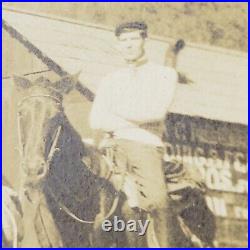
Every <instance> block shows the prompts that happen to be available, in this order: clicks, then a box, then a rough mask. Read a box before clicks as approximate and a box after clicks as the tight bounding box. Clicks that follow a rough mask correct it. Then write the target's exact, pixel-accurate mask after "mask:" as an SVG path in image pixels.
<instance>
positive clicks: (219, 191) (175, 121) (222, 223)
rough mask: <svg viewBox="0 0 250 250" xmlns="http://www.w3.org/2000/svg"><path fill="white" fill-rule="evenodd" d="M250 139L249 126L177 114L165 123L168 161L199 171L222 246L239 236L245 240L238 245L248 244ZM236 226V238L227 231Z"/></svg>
mask: <svg viewBox="0 0 250 250" xmlns="http://www.w3.org/2000/svg"><path fill="white" fill-rule="evenodd" d="M247 136H248V133H247V126H244V125H240V124H231V123H226V122H220V121H212V120H208V119H203V118H199V117H188V116H182V115H177V114H169V115H168V118H167V120H166V138H165V139H166V154H165V160H173V159H176V160H178V161H181V162H182V163H183V164H184V165H185V166H187V167H194V168H197V169H198V170H199V171H200V173H201V175H202V177H203V180H204V182H205V183H206V185H207V188H208V193H207V197H206V200H207V204H208V206H209V207H210V209H211V210H212V211H213V212H214V214H215V215H216V216H217V218H218V219H217V231H218V241H221V242H224V241H225V242H226V240H227V239H234V238H236V237H237V238H238V236H236V235H238V234H239V233H240V235H241V237H243V238H242V239H241V241H239V242H241V243H239V244H242V242H244V241H245V242H247V220H248V209H247V206H248V196H247V194H248V167H247V145H248V144H247ZM236 224H237V228H239V230H241V232H239V231H238V233H237V234H234V233H232V231H230V230H228V227H236ZM229 225H230V226H229ZM221 230H222V231H223V232H224V234H225V235H224V236H223V235H222V234H223V233H220V231H221ZM225 232H226V233H225ZM237 240H239V238H238V239H235V241H237ZM223 244H224V243H223ZM223 244H222V243H221V245H223ZM235 244H236V245H237V244H238V243H235ZM238 246H241V245H238Z"/></svg>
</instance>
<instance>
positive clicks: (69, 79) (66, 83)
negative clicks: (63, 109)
mask: <svg viewBox="0 0 250 250" xmlns="http://www.w3.org/2000/svg"><path fill="white" fill-rule="evenodd" d="M80 74H81V71H79V72H77V73H76V74H74V75H66V76H64V77H62V78H61V79H60V80H59V81H56V82H55V83H54V86H55V87H56V89H57V90H59V91H60V93H61V94H68V93H69V92H70V91H71V90H72V89H73V88H74V87H75V85H76V83H77V82H78V78H79V75H80Z"/></svg>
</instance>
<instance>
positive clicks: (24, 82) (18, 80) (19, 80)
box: [13, 75, 32, 89]
mask: <svg viewBox="0 0 250 250" xmlns="http://www.w3.org/2000/svg"><path fill="white" fill-rule="evenodd" d="M13 80H14V83H15V84H16V86H17V87H18V88H19V89H20V88H21V89H28V88H30V87H31V86H32V82H31V81H30V80H29V79H28V78H26V77H23V76H17V75H13Z"/></svg>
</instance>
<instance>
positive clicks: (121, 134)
mask: <svg viewBox="0 0 250 250" xmlns="http://www.w3.org/2000/svg"><path fill="white" fill-rule="evenodd" d="M152 128H153V127H152ZM152 128H150V129H148V128H147V129H146V128H144V127H141V126H140V127H134V128H123V129H118V130H116V131H114V133H113V137H114V138H121V139H127V140H131V141H139V142H142V143H145V144H150V145H155V146H162V145H163V143H162V132H161V133H160V132H159V131H156V129H155V128H154V129H152Z"/></svg>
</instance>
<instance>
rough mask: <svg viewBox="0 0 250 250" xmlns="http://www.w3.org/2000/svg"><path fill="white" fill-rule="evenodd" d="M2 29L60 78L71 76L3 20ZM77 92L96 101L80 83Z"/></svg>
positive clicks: (92, 94) (89, 91) (77, 85)
mask: <svg viewBox="0 0 250 250" xmlns="http://www.w3.org/2000/svg"><path fill="white" fill-rule="evenodd" d="M2 27H3V28H4V29H5V30H6V31H7V32H8V33H9V34H10V35H11V36H12V37H13V38H14V39H16V40H17V41H19V42H20V43H21V44H22V45H23V46H24V47H25V48H26V49H27V50H28V52H29V53H32V54H33V55H34V56H36V57H37V58H38V59H40V60H41V61H42V62H43V63H44V64H45V65H46V66H47V67H48V68H49V69H50V70H52V71H54V72H55V73H56V74H58V75H59V76H61V77H63V76H65V75H69V73H68V72H67V71H65V70H64V69H63V68H62V67H61V66H60V65H59V64H57V63H56V62H55V61H53V60H52V59H51V58H49V57H48V56H47V55H45V54H44V53H43V52H42V51H41V50H40V49H38V48H37V47H36V46H35V45H34V44H32V43H31V42H30V41H29V40H28V39H27V38H25V37H24V36H23V35H22V34H21V33H20V32H18V31H17V30H16V29H15V28H13V27H12V26H11V25H9V24H8V23H7V22H6V21H4V20H2ZM76 90H77V91H79V92H80V94H82V95H83V96H85V97H86V98H87V99H88V100H89V101H91V102H92V101H93V100H94V93H93V92H92V91H91V90H90V89H88V88H87V87H85V86H84V85H83V84H82V83H81V82H80V81H78V82H77V84H76Z"/></svg>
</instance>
